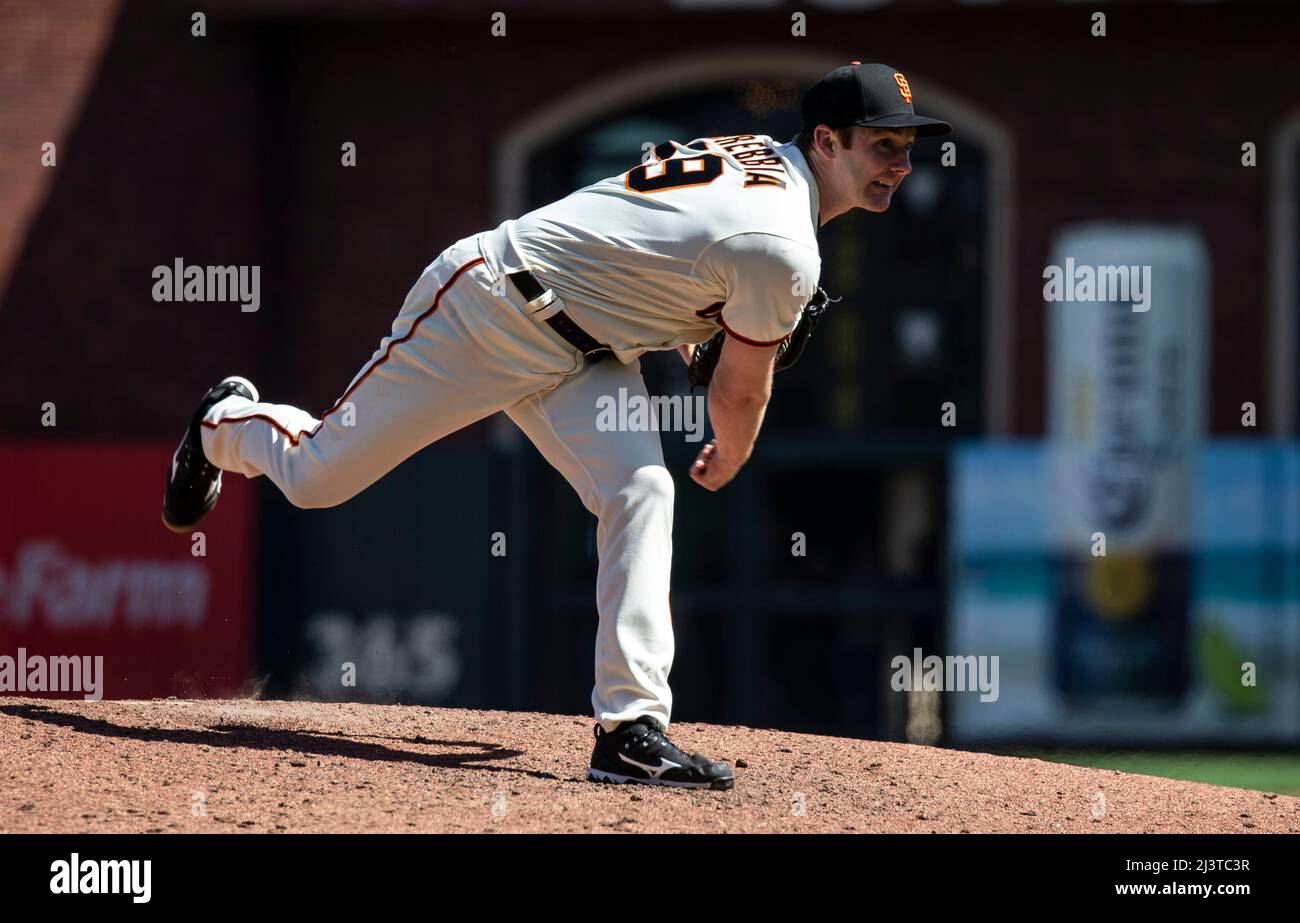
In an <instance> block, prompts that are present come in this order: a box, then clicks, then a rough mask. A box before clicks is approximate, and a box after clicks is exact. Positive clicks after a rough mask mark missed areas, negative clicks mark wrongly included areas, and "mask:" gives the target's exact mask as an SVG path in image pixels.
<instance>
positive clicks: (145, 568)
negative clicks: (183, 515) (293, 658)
mask: <svg viewBox="0 0 1300 923" xmlns="http://www.w3.org/2000/svg"><path fill="white" fill-rule="evenodd" d="M50 442H51V443H52V444H45V443H41V444H36V443H20V444H14V443H9V444H4V445H0V696H9V695H18V696H36V697H57V698H84V699H92V700H93V699H101V698H105V699H123V698H148V697H153V696H167V695H175V696H179V697H193V696H203V695H231V694H235V693H238V692H239V691H240V690H241V688H242V686H243V684H244V683H245V682H246V680H247V671H248V667H249V663H250V650H249V638H250V621H251V620H250V616H249V605H250V602H251V598H250V562H251V560H252V553H251V551H250V546H249V542H250V539H251V531H252V530H251V507H250V504H251V493H252V492H251V490H250V486H249V484H248V483H247V482H246V481H245V479H244V478H242V477H239V476H237V475H230V474H227V475H226V476H225V480H224V484H223V490H222V494H221V502H220V504H219V506H218V508H217V510H216V511H215V512H214V513H213V514H212V515H211V516H209V517H208V518H207V519H205V520H204V521H203V523H202V524H201V526H200V529H199V530H198V531H196V532H194V533H192V534H190V535H175V534H173V533H171V532H169V531H168V530H167V529H166V528H165V527H164V526H163V524H162V522H161V519H160V511H161V507H162V493H163V481H164V474H165V473H166V469H167V465H168V463H169V462H170V460H171V453H172V449H173V448H174V446H173V445H170V444H161V443H149V444H144V445H141V444H130V445H120V444H105V443H88V442H81V443H71V442H62V441H60V442H55V441H54V440H53V439H51V441H50Z"/></svg>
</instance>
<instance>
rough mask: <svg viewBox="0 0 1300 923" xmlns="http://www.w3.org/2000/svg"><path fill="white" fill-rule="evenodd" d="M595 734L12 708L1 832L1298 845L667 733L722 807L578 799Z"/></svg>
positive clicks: (841, 752) (802, 743) (1108, 789)
mask: <svg viewBox="0 0 1300 923" xmlns="http://www.w3.org/2000/svg"><path fill="white" fill-rule="evenodd" d="M592 726H593V722H592V720H591V719H590V718H583V717H577V716H572V715H543V714H534V713H527V712H493V711H472V710H463V709H444V708H427V707H422V706H402V705H387V706H385V705H354V704H325V703H317V702H266V701H253V700H227V701H177V700H165V701H164V700H153V701H129V702H83V701H62V700H60V701H51V700H36V699H17V698H10V699H0V778H3V780H4V781H3V785H0V831H4V832H37V833H40V832H45V833H49V832H103V833H130V832H170V831H209V832H210V831H232V832H235V831H243V830H248V831H287V832H295V833H303V832H317V831H330V832H340V833H346V832H381V831H383V832H401V831H411V832H440V833H442V832H457V831H469V832H544V831H561V832H580V831H593V832H602V831H639V832H656V833H670V832H727V833H760V832H761V833H767V832H771V833H778V832H779V833H787V832H818V833H828V832H829V833H839V832H845V831H857V832H949V833H957V832H971V833H989V832H1015V831H1039V832H1052V831H1062V832H1173V833H1176V832H1195V833H1206V832H1236V831H1240V832H1259V833H1284V832H1291V833H1295V832H1300V799H1298V798H1289V797H1279V796H1276V795H1271V794H1264V793H1260V792H1252V791H1246V790H1243V789H1233V788H1221V787H1218V786H1213V785H1203V784H1199V783H1193V782H1174V781H1169V780H1165V779H1155V778H1150V777H1147V776H1136V775H1129V774H1126V773H1120V772H1115V771H1110V770H1097V769H1083V768H1080V767H1075V766H1064V765H1058V764H1054V763H1046V762H1042V761H1040V760H1033V759H1018V758H1013V757H1005V756H991V755H988V754H981V753H964V752H958V751H953V750H941V749H937V748H933V747H920V746H912V745H908V744H896V743H879V742H876V741H869V740H849V739H842V738H834V737H819V736H815V735H811V734H790V733H785V732H782V731H771V730H759V729H756V728H749V727H721V726H717V725H706V724H674V725H673V727H672V736H673V739H674V741H675V742H676V743H677V744H678V745H679V746H681V747H682V748H683V749H685V750H686V751H687V752H693V751H699V752H701V753H706V754H708V755H710V756H712V757H713V758H715V759H727V760H730V761H731V762H732V763H733V764H734V765H735V766H736V788H735V789H734V790H732V791H729V792H697V791H683V790H663V789H652V788H648V787H646V786H608V785H596V784H594V783H591V782H587V781H585V779H584V770H585V769H586V766H587V759H588V757H589V756H590V753H591V744H592Z"/></svg>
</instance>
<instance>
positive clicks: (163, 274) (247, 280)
mask: <svg viewBox="0 0 1300 923" xmlns="http://www.w3.org/2000/svg"><path fill="white" fill-rule="evenodd" d="M153 278H154V285H153V300H154V301H237V302H239V310H240V311H243V312H244V313H247V314H251V313H252V312H254V311H256V310H257V309H258V308H259V307H261V305H262V267H261V266H195V265H191V266H186V265H185V263H184V261H182V260H181V258H180V257H179V256H178V257H176V259H175V260H174V261H173V262H172V265H171V266H155V267H154V268H153Z"/></svg>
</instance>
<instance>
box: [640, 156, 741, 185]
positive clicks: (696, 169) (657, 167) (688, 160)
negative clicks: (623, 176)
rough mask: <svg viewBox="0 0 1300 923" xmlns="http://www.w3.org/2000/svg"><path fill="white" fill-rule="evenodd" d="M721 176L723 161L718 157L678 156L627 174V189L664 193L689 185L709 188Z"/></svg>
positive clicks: (647, 164)
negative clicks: (666, 190)
mask: <svg viewBox="0 0 1300 923" xmlns="http://www.w3.org/2000/svg"><path fill="white" fill-rule="evenodd" d="M721 175H722V158H721V157H719V156H718V155H717V154H701V155H700V156H698V157H677V158H673V159H671V160H656V161H653V162H651V163H645V164H642V165H641V166H639V167H635V168H633V169H631V170H629V171H628V172H627V188H628V189H635V190H636V191H637V192H663V191H664V190H665V189H684V188H685V187H687V186H707V185H708V184H709V183H711V182H713V181H714V180H715V179H717V178H718V177H719V176H721Z"/></svg>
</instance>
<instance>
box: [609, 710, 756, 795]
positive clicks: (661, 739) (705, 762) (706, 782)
mask: <svg viewBox="0 0 1300 923" xmlns="http://www.w3.org/2000/svg"><path fill="white" fill-rule="evenodd" d="M595 733H596V746H595V749H593V750H592V751H591V768H589V769H588V770H587V778H588V779H590V780H591V781H592V782H614V783H623V782H640V783H642V784H643V785H669V786H673V787H675V788H712V789H728V788H732V787H733V786H735V784H736V777H735V775H733V774H732V771H731V766H730V765H728V764H727V763H714V762H711V761H710V760H709V759H708V758H707V757H704V756H700V754H698V753H696V754H694V755H693V756H687V755H686V754H685V753H683V752H682V751H681V750H678V749H677V748H676V747H675V746H673V743H672V741H670V740H669V739H668V738H667V737H665V736H664V731H663V726H662V725H661V724H660V723H659V722H658V721H656V720H655V719H654V718H652V717H650V716H649V715H642V716H641V717H639V718H637V719H636V720H635V721H624V722H623V723H622V724H620V725H619V726H618V729H617V730H616V731H613V732H612V733H607V732H606V731H605V729H604V728H603V727H601V726H600V725H599V724H597V725H596V731H595Z"/></svg>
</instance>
